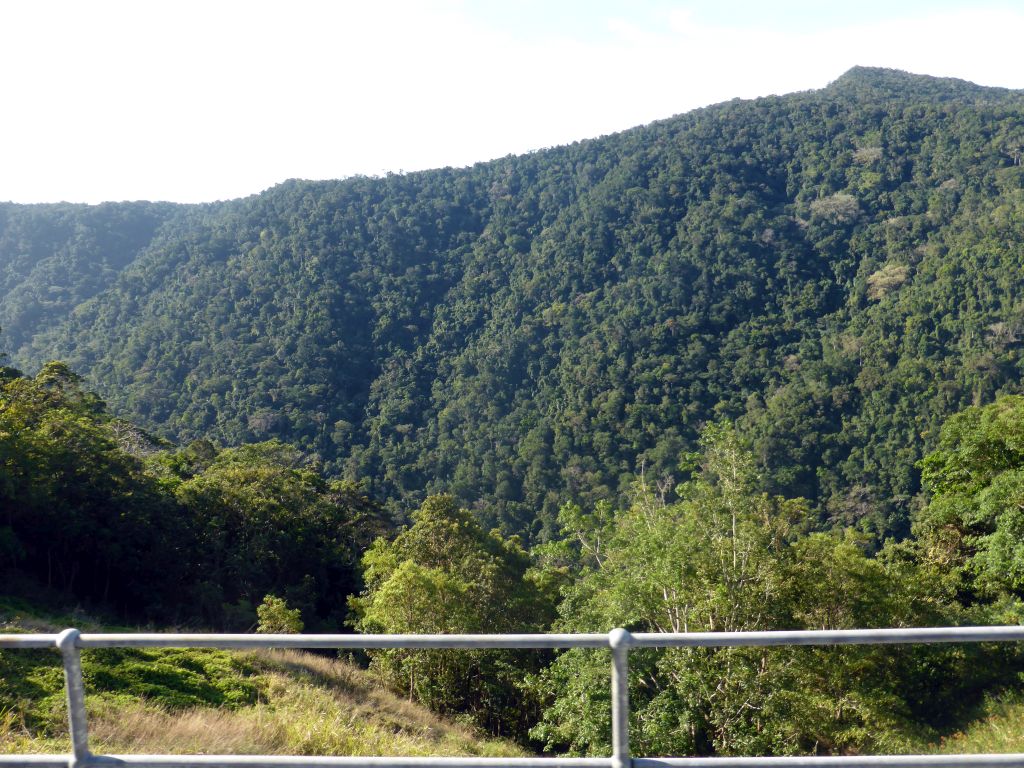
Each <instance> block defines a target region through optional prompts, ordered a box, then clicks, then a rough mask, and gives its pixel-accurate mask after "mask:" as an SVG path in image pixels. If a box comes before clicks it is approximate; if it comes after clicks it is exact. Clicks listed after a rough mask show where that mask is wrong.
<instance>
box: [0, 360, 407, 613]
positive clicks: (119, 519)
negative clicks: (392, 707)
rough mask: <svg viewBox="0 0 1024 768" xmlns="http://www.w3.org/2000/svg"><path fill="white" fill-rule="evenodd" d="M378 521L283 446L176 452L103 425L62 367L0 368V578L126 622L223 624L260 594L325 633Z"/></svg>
mask: <svg viewBox="0 0 1024 768" xmlns="http://www.w3.org/2000/svg"><path fill="white" fill-rule="evenodd" d="M140 446H141V448H140ZM386 529H387V524H386V517H385V516H384V514H383V512H382V511H381V510H380V508H379V507H378V506H377V505H376V504H375V503H373V502H372V501H370V500H369V499H368V498H367V497H366V496H365V495H364V494H363V493H362V492H361V491H360V490H359V489H358V488H356V487H355V486H353V485H352V484H350V483H347V482H344V481H327V480H325V479H323V478H322V477H321V476H319V475H318V474H317V473H316V472H314V471H312V470H309V469H305V468H303V467H302V466H300V465H299V463H298V454H297V452H296V451H295V449H293V448H288V447H286V446H284V445H282V444H281V443H276V442H269V443H261V444H256V445H248V446H244V447H240V448H235V449H228V450H223V451H221V450H218V449H216V448H215V447H214V446H213V445H211V444H210V443H208V442H202V441H200V442H196V443H193V444H192V445H190V446H188V447H187V448H184V449H181V450H175V449H173V448H171V447H167V446H161V445H159V444H158V443H157V441H155V440H153V439H152V438H148V437H147V436H146V435H145V433H142V432H140V431H139V430H137V429H135V428H131V427H130V425H126V424H125V423H123V422H118V421H116V420H113V419H111V418H110V417H109V416H108V415H107V413H106V407H105V404H104V403H103V402H102V401H101V400H100V399H99V398H97V397H96V396H95V395H93V394H91V393H89V392H88V391H86V390H84V389H82V387H81V382H80V379H79V377H78V376H76V375H75V374H74V373H73V372H72V371H71V370H70V369H69V368H68V367H67V366H66V365H64V364H63V363H49V364H47V365H45V366H43V368H42V369H41V370H40V371H39V373H38V374H36V376H35V377H33V378H27V377H24V376H21V375H20V374H19V373H18V372H17V371H15V370H14V369H10V368H8V369H5V370H4V371H3V372H2V375H0V572H4V573H11V572H14V573H21V574H24V575H27V576H31V577H33V578H35V579H36V580H38V581H39V582H40V583H42V584H43V585H45V586H47V587H49V588H51V589H52V590H55V591H57V592H60V593H64V594H67V595H70V596H74V597H76V598H77V599H79V600H83V601H86V602H91V603H93V604H96V605H108V606H114V607H117V608H119V609H120V610H121V611H123V612H124V613H125V614H126V615H127V616H134V617H139V618H143V617H150V618H160V619H164V620H184V621H192V622H197V623H202V624H203V625H205V626H209V627H231V628H235V629H246V628H248V627H249V626H251V625H255V621H256V609H255V606H256V604H257V603H258V602H259V601H260V600H261V599H262V598H263V597H264V596H265V595H266V594H267V593H271V592H272V593H274V594H279V595H284V596H286V597H287V598H288V599H289V601H290V602H291V603H292V604H293V605H294V606H295V607H298V608H300V609H301V610H302V612H303V615H304V616H306V618H307V620H308V622H309V623H310V624H311V625H313V626H322V625H323V624H324V623H325V622H326V623H328V625H329V626H335V627H337V626H339V625H340V624H341V623H342V621H343V620H344V617H345V608H344V601H343V598H344V595H345V594H348V593H349V592H351V591H353V590H354V589H356V588H358V586H359V581H358V576H357V565H358V559H359V556H360V553H361V552H362V550H363V549H365V548H366V547H367V546H368V545H369V543H370V541H372V540H373V538H374V536H376V535H379V534H380V533H382V532H384V531H385V530H386ZM339 595H340V597H339Z"/></svg>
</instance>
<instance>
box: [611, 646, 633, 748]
mask: <svg viewBox="0 0 1024 768" xmlns="http://www.w3.org/2000/svg"><path fill="white" fill-rule="evenodd" d="M632 640H633V636H632V635H631V634H629V632H628V631H627V630H625V629H621V628H620V629H613V630H612V631H611V632H609V633H608V645H609V646H611V649H612V763H613V764H614V766H615V768H630V763H631V758H630V756H629V646H630V643H631V642H632Z"/></svg>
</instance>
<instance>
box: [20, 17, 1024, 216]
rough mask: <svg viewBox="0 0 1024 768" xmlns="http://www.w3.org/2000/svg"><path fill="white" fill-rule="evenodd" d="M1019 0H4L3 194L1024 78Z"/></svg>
mask: <svg viewBox="0 0 1024 768" xmlns="http://www.w3.org/2000/svg"><path fill="white" fill-rule="evenodd" d="M1022 35H1024V0H1016V1H1014V0H1003V1H1002V2H989V1H988V0H970V1H969V2H964V1H962V0H948V1H945V0H928V1H927V2H923V1H922V2H919V1H918V0H906V1H905V2H903V1H901V0H888V1H885V0H843V2H831V1H830V0H756V1H755V0H751V1H750V2H740V1H739V0H715V1H711V0H664V1H661V0H565V1H564V2H563V1H560V0H520V1H519V2H516V1H515V0H504V1H499V0H492V1H490V2H488V1H486V0H419V1H416V0H376V1H375V2H349V1H346V0H335V1H334V2H328V1H327V0H273V1H272V2H267V1H265V0H174V1H173V2H168V1H167V0H123V1H121V0H88V2H86V1H84V0H0V72H3V80H2V85H0V99H2V100H0V103H2V105H3V112H2V116H0V117H2V119H0V201H3V200H11V201H14V202H24V203H28V202H55V201H60V200H67V201H71V202H89V203H95V202H100V201H103V200H139V199H148V200H172V201H177V202H203V201H213V200H220V199H227V198H234V197H242V196H246V195H250V194H254V193H257V192H260V191H262V190H264V189H266V188H267V187H270V186H273V185H274V184H277V183H279V182H281V181H284V180H285V179H289V178H306V179H326V178H343V177H346V176H352V175H355V174H365V175H383V174H386V173H388V172H401V171H414V170H420V169H424V168H437V167H443V166H449V165H450V166H456V167H458V166H465V165H471V164H472V163H474V162H477V161H482V160H489V159H492V158H495V157H502V156H504V155H508V154H513V153H515V154H518V153H522V152H528V151H531V150H536V149H540V148H543V147H550V146H555V145H559V144H565V143H569V142H572V141H574V140H577V139H584V138H591V137H595V136H600V135H603V134H607V133H611V132H614V131H619V130H623V129H625V128H629V127H631V126H634V125H639V124H642V123H647V122H650V121H652V120H657V119H660V118H665V117H670V116H672V115H674V114H678V113H680V112H685V111H688V110H691V109H694V108H696V107H700V106H705V105H707V104H713V103H717V102H720V101H726V100H728V99H731V98H734V97H737V96H738V97H742V98H750V97H756V96H763V95H769V94H777V93H788V92H792V91H797V90H806V89H809V88H820V87H823V86H824V85H826V84H827V83H829V82H830V81H832V80H834V79H835V78H836V77H838V76H839V75H841V74H842V73H843V72H845V71H846V70H847V69H849V68H850V67H852V66H854V65H856V64H861V65H865V66H884V67H895V68H898V69H904V70H908V71H911V72H917V73H922V74H930V75H939V76H948V77H959V78H963V79H966V80H971V81H973V82H976V83H979V84H982V85H998V86H1003V87H1009V88H1024V55H1021V46H1022V43H1021V38H1022Z"/></svg>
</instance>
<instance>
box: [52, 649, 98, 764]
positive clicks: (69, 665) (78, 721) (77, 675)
mask: <svg viewBox="0 0 1024 768" xmlns="http://www.w3.org/2000/svg"><path fill="white" fill-rule="evenodd" d="M78 636H79V632H78V630H77V629H65V630H64V631H63V632H61V633H60V634H59V635H57V641H56V645H57V648H59V649H60V654H61V656H62V657H63V659H64V682H65V687H66V688H67V694H68V728H69V730H70V731H71V760H69V761H68V767H69V768H76V767H77V766H79V765H82V764H84V763H85V762H86V761H87V760H88V759H89V758H90V757H91V756H92V755H91V754H90V753H89V731H88V729H87V727H86V722H85V682H84V681H83V680H82V656H81V652H80V651H79V650H78V645H77V642H78Z"/></svg>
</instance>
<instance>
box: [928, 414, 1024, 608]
mask: <svg viewBox="0 0 1024 768" xmlns="http://www.w3.org/2000/svg"><path fill="white" fill-rule="evenodd" d="M921 466H922V476H923V481H924V486H925V491H926V493H928V494H929V500H928V503H927V505H926V506H925V507H924V508H923V509H922V510H921V511H920V513H919V514H918V516H917V518H916V520H915V525H914V531H915V533H916V535H917V539H918V546H919V548H920V551H921V556H922V558H923V559H924V560H925V562H926V563H928V564H930V565H931V566H933V567H934V568H936V569H937V570H938V571H940V572H942V573H943V574H945V578H946V580H947V583H948V585H949V589H950V592H951V593H952V594H953V595H955V596H957V597H958V598H959V599H961V600H967V601H975V602H977V601H980V602H982V603H998V604H1001V605H1002V610H1004V611H1008V614H1006V618H1012V617H1016V616H1019V615H1021V607H1020V605H1021V599H1022V598H1024V397H1020V396H1007V397H1002V398H999V399H998V400H996V402H994V403H992V404H990V405H987V406H984V407H972V408H968V409H966V410H965V411H962V412H961V413H958V414H956V415H954V416H953V417H951V418H950V419H948V420H947V421H946V423H945V424H944V425H943V427H942V433H941V436H940V438H939V444H938V446H937V448H936V450H935V451H933V452H932V453H930V454H929V455H928V456H926V457H925V459H924V460H923V461H922V462H921Z"/></svg>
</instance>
